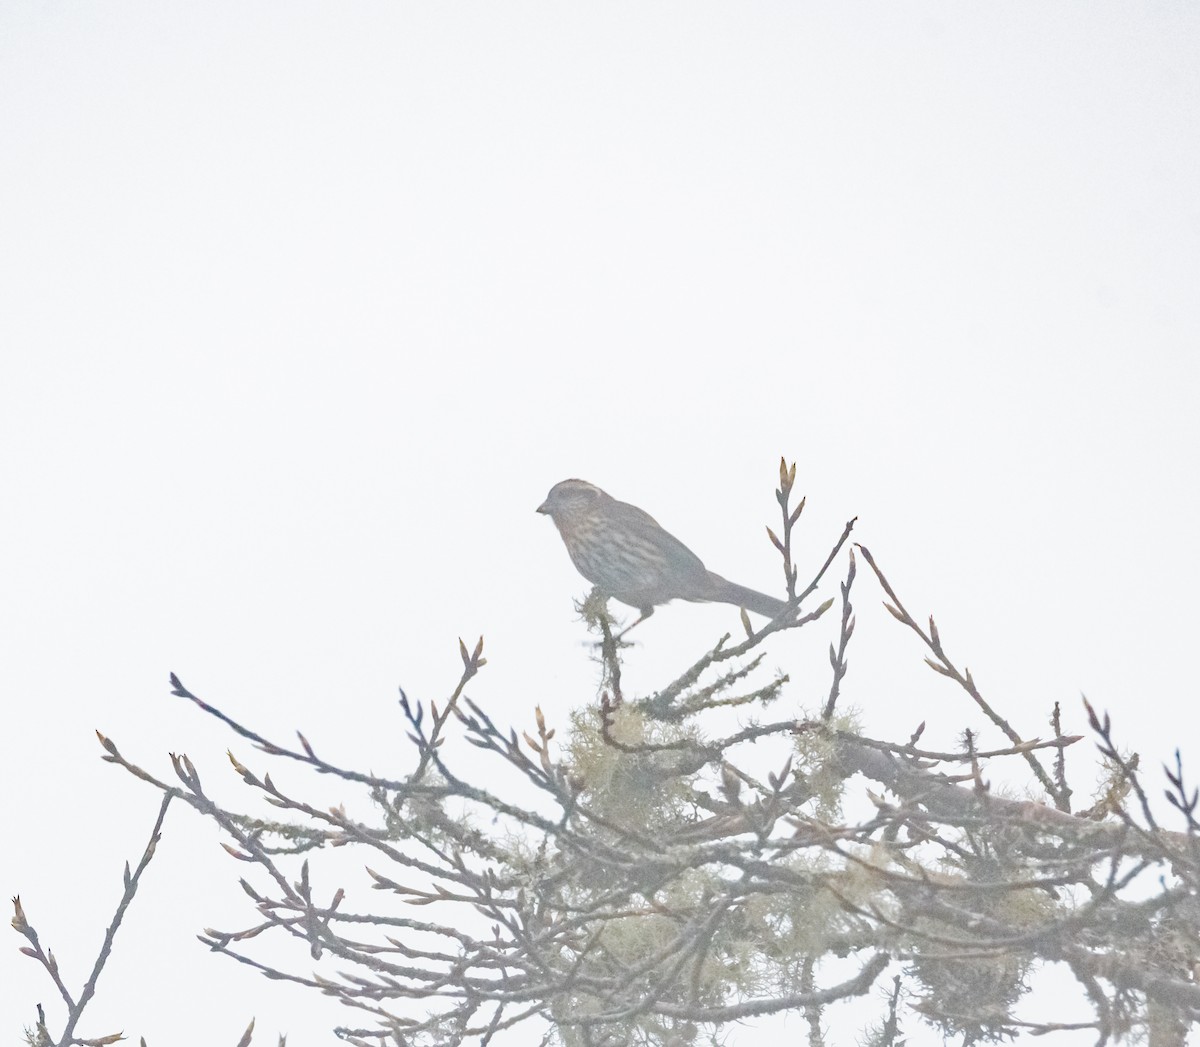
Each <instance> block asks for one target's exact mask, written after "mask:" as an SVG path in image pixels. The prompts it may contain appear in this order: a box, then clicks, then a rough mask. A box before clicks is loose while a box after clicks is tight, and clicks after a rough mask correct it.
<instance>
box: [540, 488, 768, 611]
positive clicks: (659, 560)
mask: <svg viewBox="0 0 1200 1047" xmlns="http://www.w3.org/2000/svg"><path fill="white" fill-rule="evenodd" d="M537 511H538V512H539V513H544V514H545V515H547V516H549V517H550V519H551V520H553V521H554V526H555V527H557V528H558V533H559V534H560V535H561V536H562V540H563V544H565V545H566V547H567V552H568V553H569V554H570V557H571V560H572V562H573V563H574V564H575V568H576V570H578V571H579V573H580V574H581V575H583V577H584V578H586V579H587V580H588V581H589V582H591V583H592V584H593V585H595V586H596V588H597V589H598V590H599V591H600V592H601V593H603V594H604V595H605V596H611V597H612V598H613V599H614V600H617V601H619V602H620V603H623V604H627V605H628V606H629V607H632V608H634V609H635V610H637V611H639V612H640V614H641V617H640V618H638V619H637V621H635V622H634V623H633V625H637V624H638V622H642V621H644V620H645V619H647V618H649V617H650V616H651V615H652V614H653V613H654V608H655V607H658V606H660V605H661V604H665V603H667V602H668V601H670V600H692V601H697V602H710V603H729V604H733V605H734V606H735V607H743V608H745V609H746V610H748V611H753V612H754V613H755V614H761V615H763V616H765V617H767V618H772V619H774V618H778V617H779V616H780V615H782V614H784V613H785V612H786V611H787V610H789V608H790V605H789V604H788V603H786V602H785V601H783V600H778V599H776V598H775V597H774V596H767V595H766V594H765V593H760V592H757V591H756V590H754V589H748V588H747V587H746V586H744V585H738V584H737V583H736V582H731V581H729V580H728V579H726V578H722V577H721V576H720V575H719V574H714V573H713V572H712V571H710V570H709V569H708V568H707V567H705V566H704V563H703V561H702V560H701V559H700V557H698V556H697V555H696V554H695V553H694V552H692V550H691V549H689V548H688V547H687V546H686V545H684V544H683V542H681V541H680V540H679V539H678V538H676V537H675V536H674V535H673V534H671V533H670V531H667V530H666V529H665V528H663V527H662V526H661V525H660V524H659V523H658V521H657V520H655V519H654V517H652V516H651V515H650V514H649V513H647V512H645V511H644V510H642V509H639V508H638V507H637V506H636V505H630V504H629V503H628V502H622V501H618V500H617V499H616V498H613V497H612V495H610V494H607V493H606V492H604V491H602V490H601V489H600V488H599V487H597V486H596V485H595V484H590V483H588V482H587V481H586V480H575V479H572V480H563V481H561V482H560V483H556V484H555V485H554V486H553V487H551V488H550V493H549V494H548V495H546V500H545V501H544V502H542V504H541V505H539V506H538V508H537ZM633 625H631V626H629V629H632V628H633ZM625 631H626V632H628V629H626V630H625Z"/></svg>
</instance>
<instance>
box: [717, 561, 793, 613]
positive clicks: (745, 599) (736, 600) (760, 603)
mask: <svg viewBox="0 0 1200 1047" xmlns="http://www.w3.org/2000/svg"><path fill="white" fill-rule="evenodd" d="M708 580H709V583H710V589H709V592H708V594H707V595H706V596H705V597H704V598H705V599H706V600H712V601H714V602H716V603H731V604H733V605H734V606H735V607H744V608H746V610H747V611H753V612H754V613H755V614H761V615H765V616H766V617H767V618H778V617H779V616H780V615H781V614H783V612H784V611H786V610H787V609H788V605H787V604H786V603H785V602H784V601H783V600H777V599H775V597H774V596H768V595H767V594H766V593H760V592H757V591H755V590H754V589H747V588H746V587H745V586H744V585H738V584H737V582H731V581H729V580H728V579H726V578H722V577H721V576H720V575H719V574H713V573H712V571H709V572H708Z"/></svg>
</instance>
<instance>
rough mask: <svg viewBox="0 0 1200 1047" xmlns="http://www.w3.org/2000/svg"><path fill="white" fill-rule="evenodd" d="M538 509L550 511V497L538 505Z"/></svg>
mask: <svg viewBox="0 0 1200 1047" xmlns="http://www.w3.org/2000/svg"><path fill="white" fill-rule="evenodd" d="M537 511H538V512H539V513H548V512H550V499H548V498H547V499H546V501H544V502H542V504H541V505H539V506H538V507H537Z"/></svg>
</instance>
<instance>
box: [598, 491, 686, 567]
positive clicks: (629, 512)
mask: <svg viewBox="0 0 1200 1047" xmlns="http://www.w3.org/2000/svg"><path fill="white" fill-rule="evenodd" d="M612 508H613V510H614V515H615V516H616V517H617V518H618V519H619V520H620V522H621V523H622V524H624V525H625V526H627V527H628V528H629V529H630V530H631V531H634V532H635V533H637V534H640V535H641V536H642V537H643V538H645V539H646V540H647V541H650V542H652V543H653V544H654V545H655V546H657V547H658V549H659V550H660V551H661V552H662V554H663V555H664V556H665V557H666V559H667V560H668V561H669V562H670V563H671V565H672V566H673V567H674V568H675V569H676V570H679V571H686V572H687V573H688V574H690V575H694V577H700V576H703V575H706V574H707V573H708V571H707V569H706V568H705V566H704V561H703V560H701V559H700V557H698V556H697V555H696V554H695V553H694V552H692V550H691V549H689V548H688V547H687V546H686V545H684V544H683V542H681V541H680V540H679V539H678V538H676V537H675V536H674V535H673V534H671V532H670V531H668V530H667V529H666V528H665V527H663V526H662V524H660V523H659V522H658V521H657V520H656V519H654V517H653V516H651V515H650V514H649V513H648V512H646V511H645V510H644V509H639V508H638V507H637V506H636V505H630V504H629V503H628V502H618V501H617V500H616V499H615V498H614V499H613V506H612Z"/></svg>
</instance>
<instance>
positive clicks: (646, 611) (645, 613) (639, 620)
mask: <svg viewBox="0 0 1200 1047" xmlns="http://www.w3.org/2000/svg"><path fill="white" fill-rule="evenodd" d="M653 613H654V608H653V607H643V608H642V612H641V614H639V615H638V616H637V618H636V619H635V620H634V621H633V622H631V623H630V624H629V625H627V626H625V628H624V629H622V630H621V631H620V632H619V633H617V635H616V636H614V637H613V639H614V640H616V641H618V642H619V641H620V640H622V639H623V638H624V636H625V634H626V633H627V632H629V631H630V630H631V629H632V628H633V627H634V626H635V625H641V624H642V622H644V621H645V620H646V619H647V618H649V617H650V616H651V615H652V614H653Z"/></svg>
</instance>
